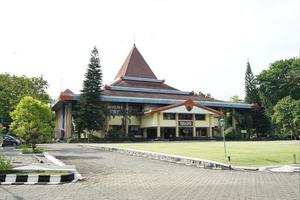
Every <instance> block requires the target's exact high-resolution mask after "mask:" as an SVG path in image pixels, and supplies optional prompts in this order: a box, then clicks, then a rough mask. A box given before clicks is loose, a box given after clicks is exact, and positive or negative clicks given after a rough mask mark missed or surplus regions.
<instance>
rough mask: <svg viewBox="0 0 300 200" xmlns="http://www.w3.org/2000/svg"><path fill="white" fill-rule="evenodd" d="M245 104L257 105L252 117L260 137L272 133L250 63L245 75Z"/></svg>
mask: <svg viewBox="0 0 300 200" xmlns="http://www.w3.org/2000/svg"><path fill="white" fill-rule="evenodd" d="M245 93H246V96H245V103H249V104H255V107H254V108H253V110H252V112H251V115H252V120H253V124H252V126H253V128H254V130H255V133H256V135H257V136H258V137H260V136H266V135H267V134H268V132H269V131H270V128H271V124H270V120H269V119H268V117H267V116H266V113H265V108H264V107H262V105H261V101H260V97H259V93H258V89H257V84H256V80H255V77H254V75H253V73H252V70H251V65H250V63H249V61H248V62H247V69H246V74H245Z"/></svg>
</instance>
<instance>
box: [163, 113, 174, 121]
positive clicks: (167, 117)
mask: <svg viewBox="0 0 300 200" xmlns="http://www.w3.org/2000/svg"><path fill="white" fill-rule="evenodd" d="M163 116H164V120H175V113H164V115H163Z"/></svg>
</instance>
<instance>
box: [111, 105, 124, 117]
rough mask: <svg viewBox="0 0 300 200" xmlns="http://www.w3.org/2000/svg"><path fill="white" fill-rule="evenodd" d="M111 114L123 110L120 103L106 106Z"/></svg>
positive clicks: (119, 112)
mask: <svg viewBox="0 0 300 200" xmlns="http://www.w3.org/2000/svg"><path fill="white" fill-rule="evenodd" d="M108 108H109V112H110V114H111V115H120V114H121V112H122V110H123V105H122V104H111V105H109V106H108Z"/></svg>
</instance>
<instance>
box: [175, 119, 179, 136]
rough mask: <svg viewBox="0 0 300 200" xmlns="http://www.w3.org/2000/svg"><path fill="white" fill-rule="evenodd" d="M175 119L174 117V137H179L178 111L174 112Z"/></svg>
mask: <svg viewBox="0 0 300 200" xmlns="http://www.w3.org/2000/svg"><path fill="white" fill-rule="evenodd" d="M175 119H176V137H179V127H178V113H176V114H175Z"/></svg>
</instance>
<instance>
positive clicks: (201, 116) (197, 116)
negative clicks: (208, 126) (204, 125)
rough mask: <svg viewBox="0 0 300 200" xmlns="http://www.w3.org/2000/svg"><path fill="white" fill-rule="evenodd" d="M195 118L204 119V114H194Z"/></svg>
mask: <svg viewBox="0 0 300 200" xmlns="http://www.w3.org/2000/svg"><path fill="white" fill-rule="evenodd" d="M195 118H196V120H201V121H205V115H201V114H198V115H195Z"/></svg>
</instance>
